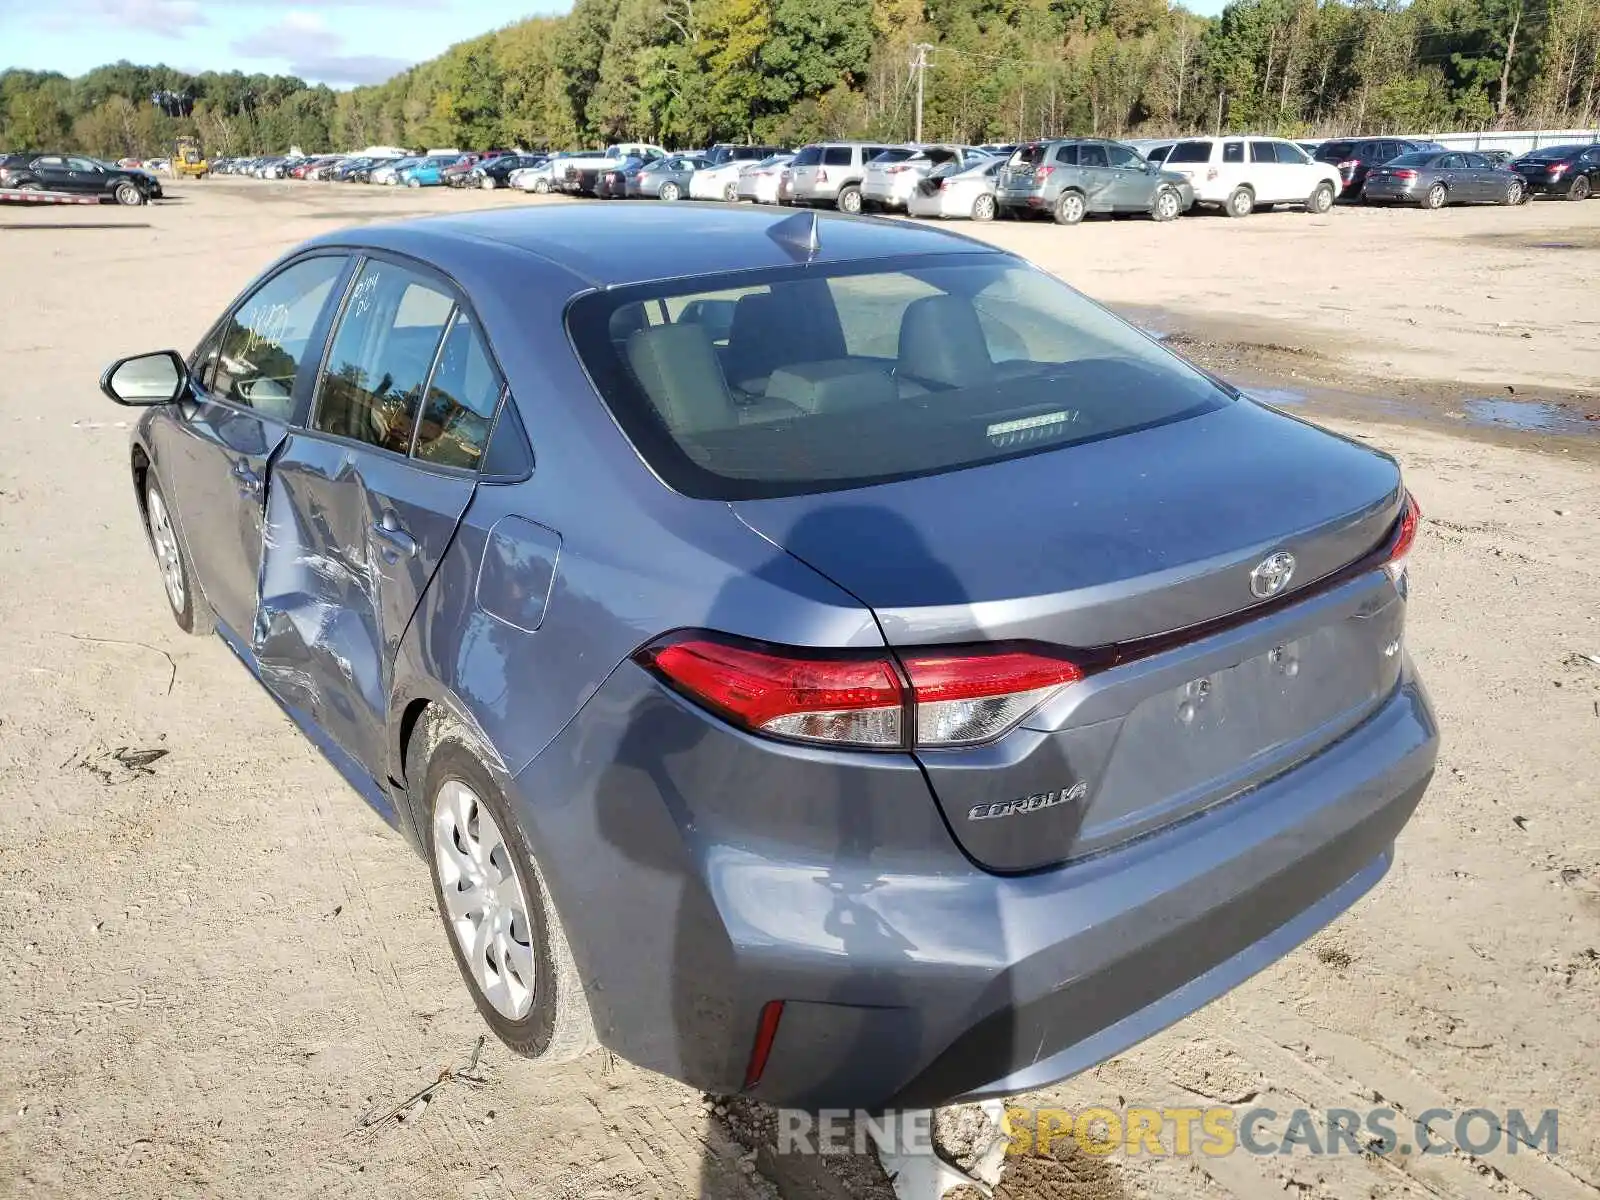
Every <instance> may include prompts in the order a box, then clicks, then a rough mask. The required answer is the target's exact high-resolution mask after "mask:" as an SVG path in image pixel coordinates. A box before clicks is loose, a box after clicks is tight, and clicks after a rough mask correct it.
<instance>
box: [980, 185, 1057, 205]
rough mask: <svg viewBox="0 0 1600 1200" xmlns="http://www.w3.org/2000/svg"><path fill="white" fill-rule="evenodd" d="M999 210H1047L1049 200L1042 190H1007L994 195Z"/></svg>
mask: <svg viewBox="0 0 1600 1200" xmlns="http://www.w3.org/2000/svg"><path fill="white" fill-rule="evenodd" d="M994 198H995V203H996V204H998V205H999V206H1000V207H1001V208H1048V207H1049V206H1050V204H1051V203H1052V202H1051V199H1050V197H1049V195H1048V194H1047V193H1046V192H1045V190H1044V189H1043V188H1028V189H1026V190H1023V189H1021V188H1007V189H1006V190H1004V191H997V192H995V194H994Z"/></svg>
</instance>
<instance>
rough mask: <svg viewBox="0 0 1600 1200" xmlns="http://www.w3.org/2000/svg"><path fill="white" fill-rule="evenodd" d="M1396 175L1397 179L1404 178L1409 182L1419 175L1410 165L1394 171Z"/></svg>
mask: <svg viewBox="0 0 1600 1200" xmlns="http://www.w3.org/2000/svg"><path fill="white" fill-rule="evenodd" d="M1394 177H1395V178H1396V179H1404V180H1406V181H1407V182H1410V181H1411V180H1413V179H1415V178H1416V177H1417V173H1416V172H1415V171H1413V170H1411V169H1410V168H1409V167H1401V168H1400V169H1399V170H1398V171H1396V172H1394Z"/></svg>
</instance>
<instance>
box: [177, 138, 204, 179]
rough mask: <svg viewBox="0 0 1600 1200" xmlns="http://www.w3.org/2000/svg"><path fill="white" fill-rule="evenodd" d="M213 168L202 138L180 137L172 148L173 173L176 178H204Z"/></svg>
mask: <svg viewBox="0 0 1600 1200" xmlns="http://www.w3.org/2000/svg"><path fill="white" fill-rule="evenodd" d="M210 170H211V164H210V163H208V162H207V161H206V152H205V150H204V149H202V148H201V146H200V139H199V138H194V137H180V138H179V139H178V140H177V142H176V143H175V144H174V146H173V149H172V174H173V176H174V177H175V178H190V179H204V178H205V177H206V174H207V172H209V171H210Z"/></svg>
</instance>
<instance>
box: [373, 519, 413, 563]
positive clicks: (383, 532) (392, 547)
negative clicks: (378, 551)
mask: <svg viewBox="0 0 1600 1200" xmlns="http://www.w3.org/2000/svg"><path fill="white" fill-rule="evenodd" d="M372 536H373V537H375V538H377V539H378V540H379V541H380V542H382V543H383V545H384V551H383V553H384V557H385V558H387V559H388V560H389V561H390V562H394V561H396V559H397V558H399V557H400V556H401V555H404V556H405V557H406V558H415V557H416V556H417V539H416V538H414V537H412V536H411V535H410V534H409V533H407V532H406V531H405V530H404V529H401V528H400V524H399V522H398V521H396V520H395V519H394V517H393V516H392V515H390V514H389V513H385V514H384V515H383V519H382V520H381V521H378V522H376V523H375V524H374V525H373V526H372Z"/></svg>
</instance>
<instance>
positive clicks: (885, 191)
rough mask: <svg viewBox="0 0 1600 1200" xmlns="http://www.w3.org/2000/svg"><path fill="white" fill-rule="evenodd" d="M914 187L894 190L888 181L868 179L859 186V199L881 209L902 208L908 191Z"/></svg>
mask: <svg viewBox="0 0 1600 1200" xmlns="http://www.w3.org/2000/svg"><path fill="white" fill-rule="evenodd" d="M915 186H916V185H915V184H912V185H911V188H905V187H900V188H896V187H895V185H894V183H893V182H892V181H889V180H882V181H880V180H876V179H868V180H864V181H863V182H862V184H861V198H862V199H863V200H866V201H867V202H869V203H871V204H876V205H878V206H880V207H882V208H904V207H905V206H906V201H907V199H908V198H909V194H910V191H911V189H912V188H915Z"/></svg>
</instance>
